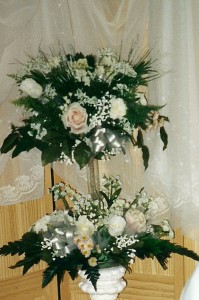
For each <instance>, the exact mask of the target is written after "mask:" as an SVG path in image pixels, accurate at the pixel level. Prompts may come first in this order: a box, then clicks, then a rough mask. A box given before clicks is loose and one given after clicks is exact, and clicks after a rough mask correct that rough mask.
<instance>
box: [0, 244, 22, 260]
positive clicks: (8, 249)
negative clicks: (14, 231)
mask: <svg viewBox="0 0 199 300" xmlns="http://www.w3.org/2000/svg"><path fill="white" fill-rule="evenodd" d="M24 252H25V248H24V245H23V242H22V241H21V240H20V241H15V242H8V244H7V245H4V246H2V247H1V248H0V255H4V256H6V255H9V254H11V255H12V256H13V255H15V254H18V255H21V254H23V253H24Z"/></svg>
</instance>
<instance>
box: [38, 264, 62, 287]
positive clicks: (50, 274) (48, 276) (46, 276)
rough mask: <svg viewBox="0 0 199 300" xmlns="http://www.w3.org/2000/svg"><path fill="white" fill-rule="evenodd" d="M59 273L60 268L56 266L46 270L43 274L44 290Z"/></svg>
mask: <svg viewBox="0 0 199 300" xmlns="http://www.w3.org/2000/svg"><path fill="white" fill-rule="evenodd" d="M57 272H58V267H57V266H56V265H55V264H53V265H51V266H49V267H48V268H46V270H45V271H44V272H43V280H42V288H44V287H45V286H47V285H48V284H49V283H50V282H51V280H52V279H53V278H54V277H55V276H56V275H57ZM63 272H64V271H63Z"/></svg>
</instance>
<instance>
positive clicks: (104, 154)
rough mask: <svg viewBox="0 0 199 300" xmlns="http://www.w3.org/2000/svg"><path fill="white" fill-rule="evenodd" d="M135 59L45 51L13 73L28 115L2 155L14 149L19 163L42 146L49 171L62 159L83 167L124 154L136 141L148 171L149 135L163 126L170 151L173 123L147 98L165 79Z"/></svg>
mask: <svg viewBox="0 0 199 300" xmlns="http://www.w3.org/2000/svg"><path fill="white" fill-rule="evenodd" d="M132 53H133V50H131V51H130V53H129V57H128V59H127V60H121V59H120V58H119V57H118V56H117V55H116V54H115V53H114V52H113V51H112V50H111V49H109V48H104V49H99V50H98V52H97V54H96V55H93V54H91V55H86V56H85V55H83V54H82V53H75V54H66V53H64V51H60V53H59V54H58V55H55V54H53V53H51V54H45V53H44V52H42V51H39V54H38V56H37V57H35V58H30V59H29V61H28V62H27V63H26V64H25V65H23V66H22V68H21V69H20V70H19V71H18V73H17V74H14V75H10V76H11V77H12V78H14V79H15V81H16V83H17V85H18V86H19V90H20V93H21V94H20V96H19V98H18V99H16V100H14V101H13V103H14V104H15V105H17V106H19V107H22V108H24V110H25V112H27V113H26V114H25V116H24V119H23V123H22V125H21V126H15V125H14V124H12V125H11V133H10V134H9V135H8V136H7V137H6V139H5V140H4V143H3V145H2V147H1V153H6V152H8V151H10V150H13V152H12V157H16V156H18V155H19V154H20V153H21V152H22V151H29V150H30V149H32V148H34V147H36V148H38V149H39V150H40V151H41V157H42V163H43V165H46V164H48V163H51V162H54V161H63V162H65V163H66V164H72V163H73V162H76V163H77V164H78V165H79V166H80V167H81V168H82V167H83V166H85V165H86V164H87V163H88V161H89V160H90V158H95V159H99V160H100V159H108V158H110V156H113V155H117V154H118V153H120V152H124V153H125V146H126V143H127V142H128V141H131V142H132V143H133V145H135V146H138V147H139V148H141V150H142V153H143V161H144V166H145V168H147V166H148V159H149V150H148V147H147V146H146V145H145V144H144V139H143V132H147V131H149V130H151V129H153V128H159V129H160V137H161V139H162V141H163V143H164V149H165V148H166V147H167V134H166V131H165V129H164V121H168V118H167V117H165V116H161V115H160V114H159V112H158V110H159V109H160V108H161V107H159V106H154V105H149V104H148V102H147V99H146V95H145V94H144V93H143V92H141V89H142V86H147V85H148V82H149V81H150V80H152V79H154V78H156V77H158V74H157V71H155V70H154V69H153V67H152V64H153V62H152V61H151V59H149V56H148V55H149V53H148V52H146V53H144V54H143V55H142V57H141V58H140V59H138V60H137V61H136V62H133V55H132ZM133 133H134V134H133Z"/></svg>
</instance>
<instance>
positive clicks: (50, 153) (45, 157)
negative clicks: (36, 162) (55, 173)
mask: <svg viewBox="0 0 199 300" xmlns="http://www.w3.org/2000/svg"><path fill="white" fill-rule="evenodd" d="M60 155H61V148H60V146H59V145H57V144H53V145H49V147H47V148H46V149H44V150H43V151H42V155H41V159H42V165H43V166H45V165H47V164H49V163H52V162H54V161H56V160H58V159H59V158H60Z"/></svg>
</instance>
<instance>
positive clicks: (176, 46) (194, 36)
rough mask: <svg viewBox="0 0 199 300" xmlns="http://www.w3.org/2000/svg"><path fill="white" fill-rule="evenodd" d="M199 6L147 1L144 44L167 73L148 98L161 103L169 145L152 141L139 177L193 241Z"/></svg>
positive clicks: (197, 202)
mask: <svg viewBox="0 0 199 300" xmlns="http://www.w3.org/2000/svg"><path fill="white" fill-rule="evenodd" d="M198 14H199V2H198V1H197V0H190V1H186V0H174V1H173V0H167V1H163V0H162V1H156V0H152V1H150V22H149V40H150V46H151V47H153V48H155V50H156V51H157V54H159V58H160V67H161V69H162V70H164V71H168V74H167V75H165V76H163V77H162V78H160V79H159V80H158V81H156V82H152V83H151V85H150V90H149V95H150V99H154V98H155V99H156V101H157V103H159V104H167V105H166V107H165V108H164V109H163V110H164V112H165V114H166V115H168V116H169V118H170V123H169V124H168V126H167V131H168V134H169V146H168V149H167V150H166V151H165V153H162V150H161V147H160V145H158V144H159V142H158V141H156V142H155V143H154V139H152V141H151V144H153V145H154V147H153V151H152V160H151V166H150V168H149V169H148V170H147V172H146V173H145V181H146V183H147V185H148V187H150V188H153V189H154V190H155V191H156V192H158V193H162V194H163V195H164V196H166V197H167V198H168V199H169V201H170V203H171V206H172V208H173V217H174V218H173V221H174V224H175V225H176V226H179V227H181V228H182V229H183V232H184V233H185V234H188V235H189V236H191V237H193V238H194V239H196V238H197V239H199V230H198V229H199V218H198V214H199V167H198V166H199V152H198V149H199V134H198V128H199V55H198V49H199V34H198V28H199V19H198Z"/></svg>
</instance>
